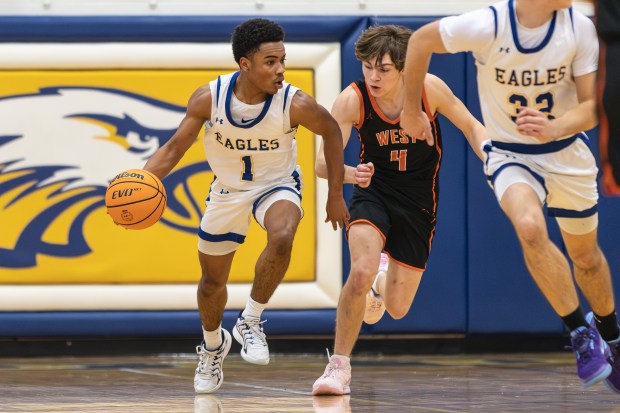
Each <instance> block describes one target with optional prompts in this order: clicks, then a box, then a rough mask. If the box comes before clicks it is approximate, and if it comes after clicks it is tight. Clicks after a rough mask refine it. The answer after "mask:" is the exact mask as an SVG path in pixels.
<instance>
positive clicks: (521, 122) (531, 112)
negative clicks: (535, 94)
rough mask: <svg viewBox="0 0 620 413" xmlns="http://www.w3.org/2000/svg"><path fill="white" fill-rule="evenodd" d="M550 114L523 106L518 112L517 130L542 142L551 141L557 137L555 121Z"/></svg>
mask: <svg viewBox="0 0 620 413" xmlns="http://www.w3.org/2000/svg"><path fill="white" fill-rule="evenodd" d="M547 115H548V114H547V113H545V112H541V111H539V110H536V109H532V108H528V107H523V108H521V109H520V110H519V113H518V114H517V120H516V121H515V123H516V124H517V131H518V132H519V133H520V134H522V135H525V136H529V137H531V138H535V139H538V140H539V141H541V142H550V141H552V140H555V139H557V138H558V137H559V136H557V133H556V131H555V128H554V125H553V122H551V121H550V120H549V117H548V116H547Z"/></svg>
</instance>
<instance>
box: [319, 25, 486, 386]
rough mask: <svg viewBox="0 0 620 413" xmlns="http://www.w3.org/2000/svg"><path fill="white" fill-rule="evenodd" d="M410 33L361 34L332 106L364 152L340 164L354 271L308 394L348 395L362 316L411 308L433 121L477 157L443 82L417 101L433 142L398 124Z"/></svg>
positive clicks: (425, 248) (479, 131)
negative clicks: (355, 76)
mask: <svg viewBox="0 0 620 413" xmlns="http://www.w3.org/2000/svg"><path fill="white" fill-rule="evenodd" d="M410 35H411V30H409V29H408V28H406V27H402V26H392V25H388V26H374V27H371V28H369V29H367V30H366V31H364V33H362V35H361V37H360V38H359V39H358V41H357V43H356V45H355V56H356V57H357V59H358V60H359V61H360V62H362V72H363V75H364V78H363V79H360V80H357V81H356V82H354V83H352V84H351V85H349V86H348V87H347V88H346V89H344V90H343V91H342V92H341V93H340V95H339V96H338V98H337V99H336V101H335V103H334V106H333V108H332V115H333V116H334V117H335V118H336V120H337V121H338V124H339V125H340V129H341V130H342V136H343V139H344V143H345V144H346V142H347V141H348V139H349V135H350V133H351V128H352V127H355V128H356V129H357V130H358V132H359V136H360V140H361V143H362V146H361V153H360V163H359V165H357V167H352V166H346V167H345V183H350V184H355V188H354V190H353V196H352V198H351V202H350V212H351V222H350V224H349V226H348V227H347V236H348V241H349V250H350V253H351V272H350V274H349V278H348V279H347V282H346V283H345V285H344V287H343V289H342V292H341V294H340V299H339V302H338V310H337V320H336V337H335V344H334V354H333V355H332V356H331V357H329V364H328V365H327V368H326V369H325V373H324V374H323V375H322V376H321V377H320V378H319V379H318V380H316V382H315V383H314V386H313V389H312V394H313V395H319V394H333V395H341V394H347V393H349V392H350V388H349V384H350V381H351V367H350V363H349V357H350V355H351V351H352V350H353V346H354V345H355V342H356V340H357V337H358V335H359V330H360V327H361V325H362V319H364V320H365V321H367V322H377V321H378V320H379V318H381V315H382V314H383V311H385V310H386V309H387V311H388V313H389V314H390V315H391V316H392V317H393V318H395V319H400V318H402V317H404V316H405V315H406V314H407V312H408V311H409V307H410V306H411V303H412V302H413V298H414V296H415V294H416V292H417V290H418V285H419V283H420V280H421V278H422V274H423V273H424V270H425V269H426V261H427V259H428V255H429V252H430V249H431V242H432V239H433V235H434V233H435V221H436V213H437V201H438V196H439V180H438V179H439V167H440V163H441V157H442V145H441V139H442V137H441V131H440V128H439V123H438V122H437V114H438V113H441V114H443V115H444V116H446V117H447V118H448V119H449V120H450V121H451V122H452V123H453V124H454V125H456V126H457V127H458V128H459V129H460V130H461V131H462V132H463V134H464V135H465V137H466V138H467V140H468V141H469V143H470V145H471V147H472V148H475V149H476V151H477V155H478V156H479V157H481V156H482V153H481V151H480V149H479V148H480V145H481V143H482V142H483V141H484V140H485V139H486V131H485V129H484V127H483V126H482V125H481V124H480V122H478V121H477V120H476V119H475V118H474V117H473V116H472V115H471V114H470V113H469V111H468V110H467V108H466V107H465V106H464V105H463V103H461V101H460V100H459V99H457V98H456V96H454V94H453V93H452V91H451V90H450V89H449V88H448V86H447V85H446V84H445V83H444V82H443V81H442V80H440V79H439V78H437V77H436V76H433V75H430V74H429V75H427V76H426V81H425V83H424V91H425V93H424V95H423V96H422V98H421V100H422V106H423V107H424V111H425V113H426V114H427V115H428V117H429V119H431V120H432V123H433V134H434V136H435V139H436V142H437V144H436V145H435V146H432V147H431V146H428V145H427V144H426V142H424V141H420V142H418V141H416V139H415V137H411V136H408V135H406V134H404V133H403V131H402V129H401V127H400V123H399V122H400V112H401V110H402V108H403V101H404V99H405V87H404V83H403V80H404V78H403V67H404V64H405V53H406V51H407V41H408V40H409V36H410ZM327 154H329V150H328V149H327V148H325V150H323V148H321V150H320V151H319V156H318V158H317V164H316V170H317V174H318V175H319V176H320V177H326V176H327V163H326V158H325V156H326V155H327ZM381 251H385V253H386V254H387V256H388V257H389V260H390V263H389V266H388V269H387V273H386V272H384V271H379V273H378V276H377V270H376V269H377V267H379V262H380V254H381ZM373 282H374V285H373ZM365 307H366V310H365ZM377 313H378V314H377Z"/></svg>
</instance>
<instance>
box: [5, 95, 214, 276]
mask: <svg viewBox="0 0 620 413" xmlns="http://www.w3.org/2000/svg"><path fill="white" fill-rule="evenodd" d="M184 113H185V107H183V106H177V105H173V104H171V103H168V102H166V101H162V100H158V99H154V98H152V97H149V96H146V95H140V94H136V93H131V92H127V91H124V90H120V89H111V88H92V87H72V86H67V87H64V86H59V87H48V88H41V89H40V90H39V91H38V92H36V93H32V94H16V95H12V96H4V97H0V119H2V122H0V207H1V208H2V214H0V228H2V230H0V268H28V267H34V266H36V265H37V258H38V257H39V256H40V255H45V256H48V257H49V256H52V257H65V258H69V257H79V256H83V255H86V254H89V253H91V248H90V246H89V244H88V242H87V239H88V238H92V236H93V235H94V234H91V235H90V236H89V237H88V238H87V237H86V234H85V233H84V228H85V222H86V221H87V220H88V219H89V217H90V216H91V215H92V214H93V213H94V212H95V211H101V209H102V208H103V207H104V197H105V193H106V188H107V187H108V184H110V177H115V178H114V180H113V182H121V181H122V180H123V179H133V180H134V181H136V182H141V183H144V182H146V179H147V176H146V175H145V174H144V173H143V172H142V171H141V170H135V171H134V172H127V170H128V168H136V167H138V168H139V167H141V166H142V165H144V164H145V163H146V161H147V160H148V159H149V157H150V156H151V155H152V154H153V153H155V151H156V150H157V149H158V148H159V147H161V146H162V145H163V144H165V143H166V142H167V141H168V140H169V139H170V138H171V137H172V135H173V133H174V132H175V130H176V128H177V126H178V125H179V123H180V121H181V119H182V118H183V115H184ZM33 120H36V121H33ZM209 169H210V168H209V166H208V164H207V163H206V162H194V163H190V164H186V165H184V166H183V167H182V168H179V169H177V170H175V171H173V172H172V173H171V174H170V175H168V176H167V177H166V179H165V182H164V184H163V185H165V186H166V187H168V188H169V191H168V192H169V193H170V194H172V198H171V199H167V201H168V208H167V210H168V213H167V214H169V217H170V218H168V219H165V218H162V219H161V220H160V221H159V222H160V223H161V224H162V225H166V226H168V227H169V228H172V229H174V230H178V231H183V232H187V233H192V234H193V233H194V232H195V228H196V226H197V225H198V223H199V222H200V217H201V216H202V213H201V212H200V211H198V209H199V205H200V204H201V202H200V201H198V200H196V199H194V197H193V196H192V193H191V192H188V190H187V188H188V180H190V179H191V178H192V177H193V176H194V175H196V174H198V173H203V172H204V171H208V170H209ZM119 171H125V172H123V173H120V174H119ZM125 173H128V175H127V176H125ZM163 185H162V187H161V190H153V191H152V192H153V193H151V196H155V195H157V194H163V193H164V186H163ZM135 189H136V185H132V186H131V187H124V188H122V187H118V188H116V189H115V192H114V193H113V194H115V195H113V194H111V195H113V196H114V199H115V200H122V199H129V198H130V197H132V196H135V194H137V193H141V194H144V193H145V192H148V191H146V189H145V188H143V187H140V191H136V190H135ZM202 195H203V194H200V196H202ZM157 196H160V195H157ZM177 196H180V197H181V198H177ZM124 209H125V210H127V212H125V213H121V214H122V215H124V216H125V217H130V215H133V216H134V217H133V219H135V218H136V217H135V215H136V214H135V212H133V211H130V210H128V209H127V208H124ZM178 217H180V218H178ZM123 219H124V218H123ZM124 222H126V221H124ZM63 232H64V233H63Z"/></svg>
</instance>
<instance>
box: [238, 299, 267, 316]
mask: <svg viewBox="0 0 620 413" xmlns="http://www.w3.org/2000/svg"><path fill="white" fill-rule="evenodd" d="M265 307H267V304H261V303H258V302H256V301H254V300H252V297H250V298H248V302H247V304H246V305H245V309H244V310H243V312H242V313H241V316H242V317H243V318H245V317H254V318H260V316H261V314H262V313H263V310H264V309H265Z"/></svg>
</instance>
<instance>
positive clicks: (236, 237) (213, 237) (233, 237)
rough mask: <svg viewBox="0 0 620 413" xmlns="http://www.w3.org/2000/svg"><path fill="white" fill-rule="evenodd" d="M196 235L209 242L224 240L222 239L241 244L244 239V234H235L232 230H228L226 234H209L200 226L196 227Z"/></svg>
mask: <svg viewBox="0 0 620 413" xmlns="http://www.w3.org/2000/svg"><path fill="white" fill-rule="evenodd" d="M198 236H199V237H200V239H203V240H205V241H209V242H224V241H232V242H236V243H237V244H243V243H244V241H245V235H241V234H235V233H234V232H228V233H226V234H209V233H208V232H205V231H204V230H203V229H202V228H198Z"/></svg>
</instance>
